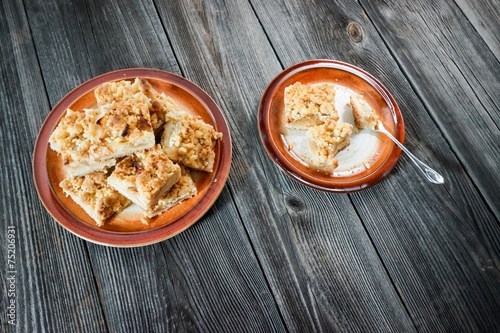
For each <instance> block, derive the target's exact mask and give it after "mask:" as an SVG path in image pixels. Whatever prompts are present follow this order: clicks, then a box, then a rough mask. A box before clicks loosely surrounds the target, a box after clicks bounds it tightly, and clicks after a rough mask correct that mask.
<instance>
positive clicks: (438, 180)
mask: <svg viewBox="0 0 500 333" xmlns="http://www.w3.org/2000/svg"><path fill="white" fill-rule="evenodd" d="M374 131H376V132H380V133H384V134H385V135H387V136H388V137H389V138H390V139H391V140H392V141H394V143H395V144H396V145H398V147H399V148H401V150H402V151H404V152H405V153H406V155H408V156H409V157H410V159H411V160H412V162H413V163H415V165H416V166H417V167H418V169H419V170H420V171H421V172H422V173H423V174H424V175H425V177H426V178H427V180H428V181H430V182H431V183H434V184H443V183H444V178H443V176H441V175H440V174H439V173H438V172H437V171H436V170H434V169H432V168H431V167H430V166H428V165H427V164H425V163H424V162H422V161H421V160H419V159H418V158H417V157H416V156H415V155H413V154H412V153H411V152H410V151H409V150H408V149H406V147H405V146H403V144H402V143H401V142H399V141H398V139H396V138H395V137H394V136H393V135H392V134H391V133H390V132H389V131H388V130H386V129H385V127H384V125H382V122H381V121H379V122H378V127H377V129H375V130H374Z"/></svg>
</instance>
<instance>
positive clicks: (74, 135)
mask: <svg viewBox="0 0 500 333" xmlns="http://www.w3.org/2000/svg"><path fill="white" fill-rule="evenodd" d="M115 88H116V89H118V90H119V88H120V86H119V85H116V87H115ZM99 89H100V88H99V87H98V88H96V91H97V90H99ZM106 94H109V95H110V96H107V95H106ZM115 95H116V96H115ZM100 96H101V97H102V99H103V100H106V104H102V105H101V106H98V107H96V108H92V109H84V110H83V111H73V110H71V109H67V110H66V114H65V115H64V117H62V118H61V120H60V121H59V123H58V125H57V127H56V128H55V130H54V132H53V133H52V135H51V137H50V139H49V142H50V146H51V148H52V149H53V150H55V151H56V152H58V153H59V154H60V155H61V157H62V160H63V164H64V168H65V170H66V171H67V173H68V174H69V175H71V176H83V175H86V174H88V173H91V172H94V171H99V170H103V169H104V168H106V167H109V166H112V165H114V164H115V163H116V158H118V157H122V156H125V155H128V154H132V153H134V152H138V151H143V150H145V149H149V148H151V147H153V146H154V145H155V136H154V133H153V129H152V126H151V121H150V116H149V108H150V106H151V103H150V99H149V98H148V97H147V96H146V95H144V94H143V93H142V92H140V91H139V92H137V93H135V94H132V93H130V94H128V93H127V92H126V91H121V92H120V93H118V92H116V91H115V90H113V89H112V88H111V87H108V88H107V89H106V90H105V93H104V92H101V93H100ZM125 97H127V98H125ZM113 98H116V100H114V99H113Z"/></svg>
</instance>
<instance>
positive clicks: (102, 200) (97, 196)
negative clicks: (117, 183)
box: [59, 171, 130, 226]
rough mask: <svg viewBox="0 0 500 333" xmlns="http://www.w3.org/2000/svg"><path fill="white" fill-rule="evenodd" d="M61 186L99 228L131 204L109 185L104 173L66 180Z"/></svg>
mask: <svg viewBox="0 0 500 333" xmlns="http://www.w3.org/2000/svg"><path fill="white" fill-rule="evenodd" d="M59 185H60V186H61V188H62V189H63V191H64V193H65V194H66V195H68V196H70V197H71V198H72V199H73V200H74V201H75V202H76V203H77V204H79V205H80V206H81V207H82V208H83V209H84V210H85V211H86V212H87V214H89V215H90V217H92V218H93V219H94V220H95V221H96V223H97V225H98V226H102V225H103V224H104V222H105V220H106V219H108V218H109V217H111V216H112V215H113V214H115V213H118V212H120V211H122V210H123V209H124V208H125V207H127V206H128V205H129V204H130V201H129V200H128V199H127V198H125V197H124V196H123V195H121V194H120V193H119V192H118V191H116V190H114V189H113V188H112V187H110V186H109V185H108V183H107V175H106V173H105V172H102V171H101V172H94V173H91V174H88V175H86V176H83V177H74V178H66V179H64V180H63V181H62V182H61V183H60V184H59Z"/></svg>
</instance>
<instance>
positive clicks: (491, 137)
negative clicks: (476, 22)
mask: <svg viewBox="0 0 500 333" xmlns="http://www.w3.org/2000/svg"><path fill="white" fill-rule="evenodd" d="M363 4H364V6H365V8H366V10H367V11H368V12H369V15H370V17H372V18H373V22H374V24H375V25H376V26H377V27H378V29H379V31H380V32H381V33H382V35H383V38H384V40H385V41H386V43H388V45H389V48H390V49H391V52H393V53H394V55H395V57H396V59H397V61H398V63H399V66H401V67H402V68H403V69H404V71H405V72H406V75H407V76H408V77H409V79H410V80H411V81H412V82H415V83H414V84H415V90H416V92H417V93H418V94H419V96H420V98H421V99H422V101H423V103H424V105H425V108H426V109H427V110H428V111H429V113H430V114H431V116H432V118H433V119H434V120H435V121H436V123H437V124H438V125H439V127H440V128H441V129H442V131H443V134H444V136H445V137H446V139H447V141H448V142H449V144H450V145H451V147H452V148H453V150H454V152H455V153H456V154H457V156H458V158H459V160H460V163H461V164H463V165H464V167H465V169H466V170H467V172H468V174H470V176H471V177H472V179H473V181H474V183H475V184H476V186H477V187H478V188H479V189H480V191H481V193H482V195H483V196H484V198H485V199H486V201H487V202H488V204H489V206H490V209H491V210H492V211H493V212H494V213H495V215H496V217H497V219H499V218H500V205H499V201H498V188H499V187H500V174H499V173H498V172H497V169H498V156H499V155H500V145H499V144H498V142H500V129H499V128H500V112H498V109H499V108H500V97H499V95H498V91H499V90H500V63H499V62H498V59H496V58H495V56H494V55H493V53H491V52H490V50H489V49H488V46H487V45H486V44H485V42H484V41H483V39H482V38H481V37H480V36H479V35H478V33H477V32H476V31H475V29H474V27H473V26H471V25H470V23H469V22H468V21H467V19H466V18H465V17H464V16H463V13H462V12H461V11H460V9H459V8H458V7H457V6H456V5H455V4H454V3H446V2H443V3H440V4H439V5H438V6H436V5H435V4H434V3H433V2H431V1H421V2H420V4H419V5H418V6H414V5H412V4H405V5H401V4H397V3H392V2H391V1H388V2H377V1H375V2H374V1H372V2H369V3H368V2H367V3H366V4H365V3H364V2H363ZM483 11H484V12H487V11H488V8H484V9H483ZM382 27H383V28H382ZM406 36H412V37H411V38H409V37H408V38H407V37H406ZM417 82H418V83H417ZM428 87H433V89H428ZM478 129H480V130H478Z"/></svg>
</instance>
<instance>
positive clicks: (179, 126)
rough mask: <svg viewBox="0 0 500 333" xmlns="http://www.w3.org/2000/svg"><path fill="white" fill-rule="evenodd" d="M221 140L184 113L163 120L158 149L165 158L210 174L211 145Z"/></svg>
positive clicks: (195, 119)
mask: <svg viewBox="0 0 500 333" xmlns="http://www.w3.org/2000/svg"><path fill="white" fill-rule="evenodd" d="M220 139H222V133H219V132H217V131H216V130H215V129H214V128H213V126H212V125H209V124H207V123H205V122H204V121H203V120H201V119H199V118H195V117H194V116H192V115H189V114H187V113H178V114H176V115H174V116H171V117H167V123H166V125H165V130H164V132H163V135H162V138H161V146H162V149H163V150H164V151H165V152H166V153H167V155H168V157H169V158H170V159H171V160H172V161H174V162H177V163H180V164H182V165H184V166H187V167H190V168H193V169H197V170H203V171H207V172H212V171H213V167H214V161H215V150H214V148H215V144H216V142H217V140H220Z"/></svg>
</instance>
